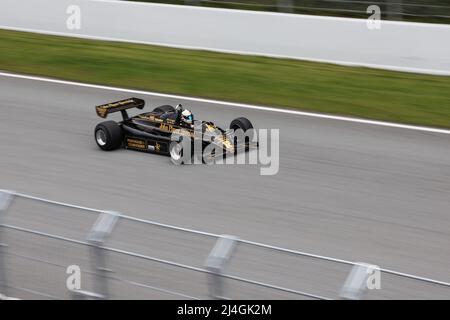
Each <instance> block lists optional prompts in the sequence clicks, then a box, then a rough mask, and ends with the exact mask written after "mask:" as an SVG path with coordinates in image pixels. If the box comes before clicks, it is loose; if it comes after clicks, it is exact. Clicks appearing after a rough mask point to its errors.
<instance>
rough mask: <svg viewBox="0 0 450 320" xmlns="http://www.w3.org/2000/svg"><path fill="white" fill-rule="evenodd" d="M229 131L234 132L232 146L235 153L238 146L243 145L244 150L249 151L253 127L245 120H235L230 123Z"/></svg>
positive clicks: (242, 118)
mask: <svg viewBox="0 0 450 320" xmlns="http://www.w3.org/2000/svg"><path fill="white" fill-rule="evenodd" d="M230 129H232V130H234V146H235V152H237V149H238V146H242V145H245V150H246V151H248V150H249V143H250V142H252V141H253V137H254V134H255V132H254V130H253V125H252V123H251V122H250V120H248V119H247V118H244V117H240V118H236V119H234V120H233V121H231V123H230Z"/></svg>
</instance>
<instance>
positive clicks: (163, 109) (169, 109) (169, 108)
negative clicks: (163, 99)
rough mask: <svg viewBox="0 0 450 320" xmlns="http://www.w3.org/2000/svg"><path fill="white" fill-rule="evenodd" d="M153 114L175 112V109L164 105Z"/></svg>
mask: <svg viewBox="0 0 450 320" xmlns="http://www.w3.org/2000/svg"><path fill="white" fill-rule="evenodd" d="M153 112H156V113H166V112H175V108H174V107H172V106H169V105H168V104H166V105H163V106H160V107H157V108H155V109H153Z"/></svg>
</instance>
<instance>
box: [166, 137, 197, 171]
mask: <svg viewBox="0 0 450 320" xmlns="http://www.w3.org/2000/svg"><path fill="white" fill-rule="evenodd" d="M183 139H185V137H180V139H179V140H178V141H172V142H171V143H170V145H169V155H170V160H171V161H172V163H174V164H176V165H182V164H193V163H194V146H193V141H192V139H189V142H190V143H191V146H190V147H191V155H190V158H189V159H190V163H186V162H185V160H186V159H185V157H184V146H183V145H184V142H183Z"/></svg>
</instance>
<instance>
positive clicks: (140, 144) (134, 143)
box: [127, 139, 147, 150]
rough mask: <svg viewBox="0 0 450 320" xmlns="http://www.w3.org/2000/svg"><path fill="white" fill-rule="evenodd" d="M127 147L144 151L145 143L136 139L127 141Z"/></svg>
mask: <svg viewBox="0 0 450 320" xmlns="http://www.w3.org/2000/svg"><path fill="white" fill-rule="evenodd" d="M127 147H129V148H134V149H142V150H144V149H146V148H147V146H146V145H145V141H143V140H138V139H127Z"/></svg>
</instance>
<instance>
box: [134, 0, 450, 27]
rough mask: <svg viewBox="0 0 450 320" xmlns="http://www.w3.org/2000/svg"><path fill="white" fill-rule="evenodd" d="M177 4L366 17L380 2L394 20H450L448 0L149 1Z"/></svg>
mask: <svg viewBox="0 0 450 320" xmlns="http://www.w3.org/2000/svg"><path fill="white" fill-rule="evenodd" d="M140 1H141V2H155V3H171V4H178V5H193V6H194V5H195V6H206V7H213V8H229V9H242V10H258V11H275V12H285V13H297V14H312V15H321V16H333V17H350V18H366V17H367V12H366V10H367V7H368V6H369V5H378V6H379V7H380V8H381V10H382V12H383V13H384V14H383V15H384V17H383V18H384V19H388V20H394V21H403V20H405V21H417V22H429V23H449V19H450V5H449V3H448V1H445V0H383V1H370V0H360V1H353V0H262V1H256V0H236V1H222V0H206V1H205V0H173V1H171V0H161V1H147V0H140Z"/></svg>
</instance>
